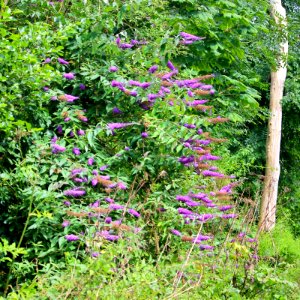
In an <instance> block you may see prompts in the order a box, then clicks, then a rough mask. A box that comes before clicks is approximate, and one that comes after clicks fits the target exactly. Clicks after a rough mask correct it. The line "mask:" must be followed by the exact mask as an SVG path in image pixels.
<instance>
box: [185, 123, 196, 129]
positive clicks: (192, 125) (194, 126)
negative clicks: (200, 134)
mask: <svg viewBox="0 0 300 300" xmlns="http://www.w3.org/2000/svg"><path fill="white" fill-rule="evenodd" d="M183 126H184V127H186V128H189V129H194V128H196V125H194V124H187V123H185V124H183Z"/></svg>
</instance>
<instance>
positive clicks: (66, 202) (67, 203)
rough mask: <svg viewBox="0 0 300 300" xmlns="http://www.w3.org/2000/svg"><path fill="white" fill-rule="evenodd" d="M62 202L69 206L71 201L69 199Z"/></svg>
mask: <svg viewBox="0 0 300 300" xmlns="http://www.w3.org/2000/svg"><path fill="white" fill-rule="evenodd" d="M63 203H64V205H65V206H68V207H69V206H71V202H70V201H64V202H63Z"/></svg>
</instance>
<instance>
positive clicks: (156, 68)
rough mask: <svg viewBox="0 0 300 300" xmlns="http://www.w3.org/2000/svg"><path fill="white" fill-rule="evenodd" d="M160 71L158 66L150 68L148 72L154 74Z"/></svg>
mask: <svg viewBox="0 0 300 300" xmlns="http://www.w3.org/2000/svg"><path fill="white" fill-rule="evenodd" d="M157 70H158V66H157V65H154V66H152V67H150V68H149V70H148V72H149V73H151V74H153V73H155V72H156V71H157Z"/></svg>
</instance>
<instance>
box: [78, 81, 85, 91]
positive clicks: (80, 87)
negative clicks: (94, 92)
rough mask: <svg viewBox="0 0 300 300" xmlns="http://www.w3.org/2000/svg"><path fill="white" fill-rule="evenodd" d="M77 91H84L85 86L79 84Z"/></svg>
mask: <svg viewBox="0 0 300 300" xmlns="http://www.w3.org/2000/svg"><path fill="white" fill-rule="evenodd" d="M79 89H80V90H81V91H84V90H85V89H86V86H85V85H84V84H83V83H80V84H79Z"/></svg>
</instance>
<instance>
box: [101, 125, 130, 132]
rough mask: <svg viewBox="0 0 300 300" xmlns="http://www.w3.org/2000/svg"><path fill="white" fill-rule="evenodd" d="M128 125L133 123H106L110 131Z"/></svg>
mask: <svg viewBox="0 0 300 300" xmlns="http://www.w3.org/2000/svg"><path fill="white" fill-rule="evenodd" d="M130 125H133V123H108V124H107V127H108V129H110V130H111V131H114V130H115V129H121V128H124V127H127V126H130Z"/></svg>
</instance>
